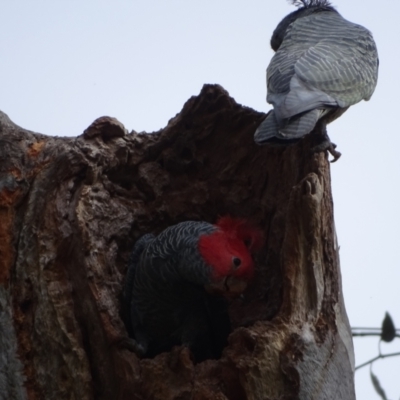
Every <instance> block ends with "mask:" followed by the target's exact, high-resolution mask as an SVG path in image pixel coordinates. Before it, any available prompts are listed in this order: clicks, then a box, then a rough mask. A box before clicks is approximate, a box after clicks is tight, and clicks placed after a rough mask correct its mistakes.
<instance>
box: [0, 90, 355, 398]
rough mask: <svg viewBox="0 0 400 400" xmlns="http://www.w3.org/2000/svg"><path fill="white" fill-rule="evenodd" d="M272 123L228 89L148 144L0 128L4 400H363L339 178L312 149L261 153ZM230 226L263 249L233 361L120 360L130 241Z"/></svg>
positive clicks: (124, 355) (122, 133)
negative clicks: (172, 228)
mask: <svg viewBox="0 0 400 400" xmlns="http://www.w3.org/2000/svg"><path fill="white" fill-rule="evenodd" d="M263 117H264V114H261V113H258V112H255V111H254V110H252V109H249V108H246V107H243V106H240V105H238V104H236V103H235V101H234V100H233V99H232V98H230V97H229V95H228V93H227V92H226V91H225V90H224V89H222V88H221V87H219V86H217V85H206V86H204V88H203V89H202V91H201V93H200V95H199V96H197V97H192V98H191V99H189V100H188V101H187V103H186V104H185V106H184V107H183V110H182V111H181V113H180V114H178V115H177V116H176V117H175V118H173V119H171V121H170V122H169V124H168V126H167V127H166V128H165V129H163V130H161V131H159V132H157V133H155V134H151V135H149V134H145V133H136V132H132V133H130V134H128V133H127V132H126V130H125V128H124V127H123V126H122V124H120V123H119V122H118V121H116V120H115V119H112V118H106V117H103V118H99V119H98V120H96V121H95V122H94V123H93V124H92V125H91V126H90V127H89V128H88V129H87V130H86V131H85V132H84V133H83V134H82V135H80V136H78V137H74V138H58V137H48V136H44V135H41V134H36V133H33V132H30V131H27V130H25V129H22V128H20V127H18V126H16V125H15V124H14V123H12V122H11V121H10V120H9V119H8V117H7V116H6V115H5V114H3V113H0V398H1V399H16V400H19V399H31V400H33V399H57V400H61V399H77V400H86V399H107V400H109V399H146V400H147V399H171V400H172V399H180V400H183V399H194V400H203V399H204V400H205V399H215V400H216V399H229V400H245V399H249V400H250V399H251V400H261V399H263V400H264V399H304V400H310V399H316V400H322V399H330V400H332V399H336V400H337V399H344V400H351V399H354V398H355V395H354V383H353V369H354V360H353V347H352V339H351V334H350V327H349V324H348V320H347V316H346V312H345V308H344V303H343V297H342V292H341V282H340V267H339V257H338V247H337V242H336V235H335V227H334V220H333V203H332V195H331V185H330V165H329V162H328V160H327V157H326V155H325V154H323V153H319V154H313V153H312V152H311V150H310V149H311V147H312V135H311V136H310V137H307V138H305V139H304V140H302V141H301V142H300V143H298V144H297V145H294V146H290V147H282V148H267V147H257V146H256V145H255V144H254V143H253V132H254V130H255V128H256V126H257V125H258V124H259V123H260V121H261V120H262V118H263ZM226 214H230V215H234V216H240V217H246V218H248V219H250V220H252V221H254V222H255V223H256V224H258V225H259V226H261V227H262V229H263V230H264V231H265V237H266V243H265V248H264V250H263V251H262V252H261V254H259V256H258V258H257V279H256V280H255V282H254V284H253V285H252V287H250V288H249V290H248V292H247V293H246V297H245V300H238V301H236V302H235V303H234V304H232V307H231V310H230V311H231V317H232V320H233V322H234V325H235V328H236V329H235V330H234V331H233V333H232V334H231V335H230V338H229V346H228V347H227V348H226V349H225V350H224V353H223V356H222V358H221V359H220V360H207V361H205V362H202V363H200V364H197V365H194V364H193V363H192V361H191V358H190V354H189V352H188V350H187V349H185V348H181V347H179V348H174V349H173V350H172V351H171V352H170V353H164V354H160V355H159V356H157V357H155V358H154V359H143V360H139V359H138V358H137V357H136V356H135V355H134V354H133V353H131V352H129V350H127V349H125V348H123V347H121V346H120V345H119V343H120V341H119V339H120V338H121V337H124V336H126V329H125V327H124V324H123V321H122V319H121V304H120V302H121V287H122V282H123V279H124V275H125V272H126V266H127V260H128V256H129V252H130V250H131V248H132V246H133V244H134V242H135V240H137V238H139V237H140V236H141V235H142V234H144V233H148V232H155V233H157V232H159V231H161V230H163V229H165V228H166V227H167V226H169V225H172V224H175V223H177V222H180V221H184V220H207V221H210V222H214V221H215V220H216V218H217V217H218V216H219V215H226Z"/></svg>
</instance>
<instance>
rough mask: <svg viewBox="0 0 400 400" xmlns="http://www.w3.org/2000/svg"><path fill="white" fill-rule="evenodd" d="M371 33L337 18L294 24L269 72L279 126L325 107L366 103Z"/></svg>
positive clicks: (374, 67) (370, 87) (373, 56)
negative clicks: (294, 117)
mask: <svg viewBox="0 0 400 400" xmlns="http://www.w3.org/2000/svg"><path fill="white" fill-rule="evenodd" d="M377 75H378V54H377V50H376V46H375V43H374V40H373V38H372V35H371V33H370V32H369V31H368V30H367V29H365V28H364V27H362V26H360V25H356V24H353V23H351V22H349V21H347V20H345V19H344V18H342V17H341V16H340V14H338V13H336V12H329V13H326V12H324V13H316V14H311V15H309V16H307V17H304V18H299V19H298V20H296V21H295V22H294V23H293V24H292V25H291V26H290V27H289V28H288V31H287V34H286V35H285V38H284V41H283V43H282V45H281V47H280V48H279V50H278V51H277V52H276V54H275V55H274V57H273V58H272V60H271V63H270V65H269V66H268V70H267V82H268V83H267V85H268V97H267V100H268V102H270V103H272V104H274V106H275V110H276V111H277V119H278V121H279V120H280V119H281V118H289V117H291V116H294V115H297V114H299V113H301V112H304V111H308V110H311V109H314V108H318V107H319V108H321V107H324V106H328V107H329V106H339V107H343V108H344V107H348V106H350V105H352V104H355V103H357V102H359V101H361V100H362V99H365V100H368V99H369V98H370V97H371V95H372V93H373V91H374V89H375V86H376V83H377Z"/></svg>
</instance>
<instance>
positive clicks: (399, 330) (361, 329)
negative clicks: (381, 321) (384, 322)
mask: <svg viewBox="0 0 400 400" xmlns="http://www.w3.org/2000/svg"><path fill="white" fill-rule="evenodd" d="M351 330H352V331H381V330H382V328H351ZM396 332H400V329H396Z"/></svg>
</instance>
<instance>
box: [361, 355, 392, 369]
mask: <svg viewBox="0 0 400 400" xmlns="http://www.w3.org/2000/svg"><path fill="white" fill-rule="evenodd" d="M396 356H400V352H399V353H389V354H379V355H378V356H376V357H374V358H372V359H371V360H369V361H366V362H365V363H363V364H360V365H358V366H357V367H356V368H355V370H356V371H357V370H358V369H360V368H362V367H365V366H366V365H368V364H372V363H373V362H374V361H376V360H379V359H380V358H388V357H396Z"/></svg>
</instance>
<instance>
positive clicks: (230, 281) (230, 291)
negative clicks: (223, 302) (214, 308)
mask: <svg viewBox="0 0 400 400" xmlns="http://www.w3.org/2000/svg"><path fill="white" fill-rule="evenodd" d="M246 288H247V282H246V281H244V280H243V279H238V278H235V277H234V276H227V277H225V278H223V279H221V280H219V281H217V282H212V283H210V284H208V285H206V286H205V289H206V291H207V292H208V293H211V294H219V295H222V296H224V297H226V298H228V299H233V298H236V297H239V296H240V295H241V294H242V293H243V292H244V291H245V290H246Z"/></svg>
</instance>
